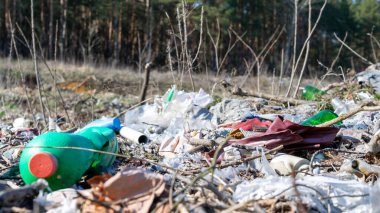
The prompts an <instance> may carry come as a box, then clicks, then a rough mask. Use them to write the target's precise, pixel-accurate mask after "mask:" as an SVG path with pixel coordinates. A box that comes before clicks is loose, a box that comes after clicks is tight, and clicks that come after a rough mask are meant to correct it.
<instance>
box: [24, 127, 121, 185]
mask: <svg viewBox="0 0 380 213" xmlns="http://www.w3.org/2000/svg"><path fill="white" fill-rule="evenodd" d="M33 146H53V147H54V146H69V147H81V148H87V149H96V150H102V151H107V152H113V153H116V152H117V150H118V144H117V139H116V135H115V132H114V131H113V130H112V129H109V128H105V127H90V128H86V129H84V130H82V131H81V132H79V133H77V134H70V133H62V132H48V133H45V134H42V135H40V136H38V137H35V138H34V139H33V140H31V141H30V142H29V143H28V144H27V145H26V148H25V149H24V150H23V152H22V154H21V158H20V173H21V177H22V179H23V180H24V182H25V183H26V184H31V183H33V182H34V181H36V180H37V179H39V178H44V179H46V181H47V182H48V183H49V187H50V188H51V189H52V190H58V189H63V188H68V187H71V186H72V185H73V184H75V183H76V182H77V181H78V180H79V179H80V178H81V177H82V176H83V174H85V173H86V172H92V173H99V172H101V171H104V169H105V168H107V167H109V166H111V165H112V163H113V162H114V160H115V156H112V155H106V154H99V153H94V152H89V151H83V150H72V149H59V148H30V147H33Z"/></svg>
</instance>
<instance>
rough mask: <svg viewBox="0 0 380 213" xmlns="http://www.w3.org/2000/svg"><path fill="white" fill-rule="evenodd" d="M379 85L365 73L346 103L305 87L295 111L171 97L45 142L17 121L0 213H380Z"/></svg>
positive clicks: (5, 129) (10, 130)
mask: <svg viewBox="0 0 380 213" xmlns="http://www.w3.org/2000/svg"><path fill="white" fill-rule="evenodd" d="M379 79H380V71H379V69H378V68H376V67H370V68H369V69H368V70H366V71H365V72H363V73H360V74H358V76H357V81H358V82H359V83H360V84H363V85H364V84H368V85H370V86H371V88H372V89H373V90H371V91H368V90H363V89H360V90H358V91H355V93H354V94H352V93H350V95H347V96H344V95H343V94H344V91H343V89H341V88H338V92H335V93H334V92H332V90H333V89H331V90H321V89H318V88H316V87H313V86H306V87H305V88H304V89H303V94H302V98H303V99H305V100H306V103H305V102H302V104H299V105H293V106H291V105H290V104H282V103H279V102H276V100H267V99H263V98H258V97H245V98H244V99H241V98H229V99H223V100H221V101H220V102H217V101H215V100H214V98H213V97H212V96H211V95H209V94H207V93H206V92H205V91H204V90H202V89H200V90H199V92H185V91H181V90H178V89H177V88H176V86H172V88H170V89H168V91H167V92H166V93H165V94H164V95H163V96H157V97H156V98H155V99H154V102H153V103H151V104H145V105H140V106H137V107H135V108H134V109H130V110H129V111H127V112H126V113H125V114H124V115H123V117H122V118H104V119H100V120H96V121H94V122H92V123H89V124H87V125H86V126H84V127H82V128H81V129H78V130H70V131H63V130H61V129H60V128H59V121H58V120H54V119H50V122H49V131H48V132H46V133H43V134H41V133H40V132H39V131H38V129H36V128H33V127H31V126H30V124H29V123H30V122H31V121H28V120H26V119H24V118H18V119H16V120H15V121H14V123H13V124H12V125H3V126H1V130H2V131H1V134H0V147H1V154H2V160H1V161H0V177H1V178H0V188H1V190H2V191H1V192H0V206H1V210H2V211H5V212H6V211H21V210H25V211H30V210H33V211H47V212H78V211H81V212H95V211H96V212H119V211H122V212H152V211H154V212H169V211H181V212H182V211H183V212H189V211H191V212H220V211H221V212H233V211H275V212H277V211H281V212H295V211H300V212H306V211H307V212H342V211H343V212H369V210H371V211H372V212H378V211H380V207H379V206H378V205H377V200H378V199H379V198H380V183H379V181H377V178H378V176H379V174H380V160H379V158H378V155H377V154H378V153H379V152H380V145H379V143H380V105H379V102H378V101H377V100H376V98H377V97H378V94H379V93H380V90H379V87H378V86H379V85H380V84H378V83H376V82H378V81H379ZM350 92H352V91H350ZM336 93H340V94H341V96H335V97H333V98H331V99H330V100H329V102H330V103H329V104H328V105H324V108H321V106H320V104H319V103H318V102H316V101H317V100H321V98H323V97H324V96H326V95H327V96H328V95H330V96H331V95H334V94H336ZM328 97H329V96H328ZM268 112H270V113H268ZM23 183H25V184H26V185H23Z"/></svg>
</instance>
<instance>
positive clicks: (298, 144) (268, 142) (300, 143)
mask: <svg viewBox="0 0 380 213" xmlns="http://www.w3.org/2000/svg"><path fill="white" fill-rule="evenodd" d="M338 131H339V129H338V128H335V127H312V126H302V125H299V124H296V123H293V122H291V121H288V120H283V118H282V117H277V118H276V120H275V121H274V122H273V123H272V125H270V126H269V128H268V130H267V131H266V132H265V133H258V134H255V135H252V136H251V137H248V138H244V139H240V140H234V141H229V142H228V143H229V144H244V145H253V146H264V147H266V148H268V149H272V148H275V147H277V146H280V145H284V149H292V150H294V149H304V148H312V147H319V146H330V145H331V144H332V142H333V140H334V139H335V137H336V134H337V133H338Z"/></svg>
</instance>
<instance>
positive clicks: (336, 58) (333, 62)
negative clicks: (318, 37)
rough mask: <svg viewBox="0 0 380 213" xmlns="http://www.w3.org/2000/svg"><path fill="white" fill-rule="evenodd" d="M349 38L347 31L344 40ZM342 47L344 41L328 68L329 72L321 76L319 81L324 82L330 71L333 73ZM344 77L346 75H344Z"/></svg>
mask: <svg viewBox="0 0 380 213" xmlns="http://www.w3.org/2000/svg"><path fill="white" fill-rule="evenodd" d="M346 39H347V33H346V34H345V35H344V38H343V42H345V41H346ZM342 49H343V43H341V45H340V47H339V50H338V53H337V55H336V57H335V58H334V60H333V61H332V62H331V65H330V67H329V68H328V69H327V73H326V74H325V75H323V76H322V78H321V81H320V82H319V84H321V83H322V81H323V80H324V79H325V78H326V77H327V76H328V75H329V73H332V72H333V68H334V65H335V63H336V62H337V61H338V59H339V56H340V53H341V52H342ZM343 77H344V76H343Z"/></svg>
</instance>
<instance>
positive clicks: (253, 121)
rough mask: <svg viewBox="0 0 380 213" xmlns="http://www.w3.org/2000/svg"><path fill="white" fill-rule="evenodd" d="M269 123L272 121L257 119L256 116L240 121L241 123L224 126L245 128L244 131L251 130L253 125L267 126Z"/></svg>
mask: <svg viewBox="0 0 380 213" xmlns="http://www.w3.org/2000/svg"><path fill="white" fill-rule="evenodd" d="M271 124H272V122H270V121H260V119H258V118H253V119H249V120H247V121H244V122H241V123H238V124H235V125H231V126H226V128H232V129H242V130H246V131H252V130H253V127H257V126H258V127H266V128H268V127H269V126H270V125H271Z"/></svg>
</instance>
